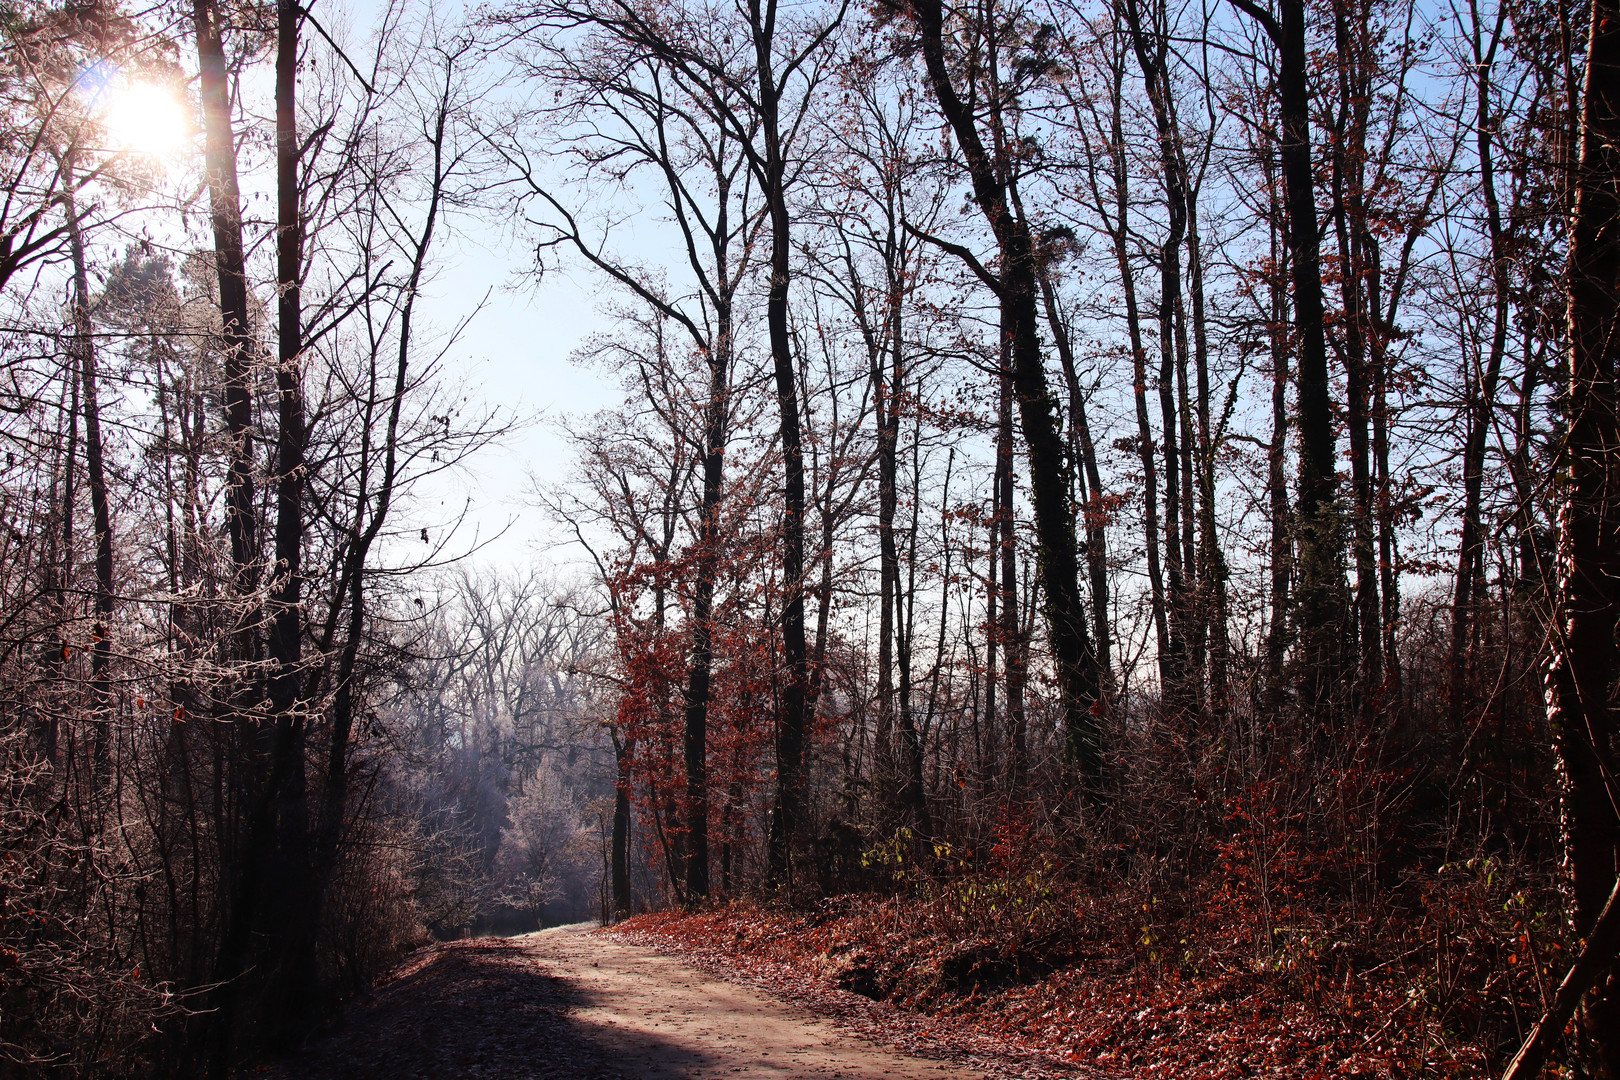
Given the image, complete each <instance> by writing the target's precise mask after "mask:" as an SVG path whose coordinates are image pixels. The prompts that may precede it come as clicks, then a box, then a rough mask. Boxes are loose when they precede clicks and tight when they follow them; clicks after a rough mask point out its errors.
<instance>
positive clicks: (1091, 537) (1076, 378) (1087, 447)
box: [1041, 267, 1115, 708]
mask: <svg viewBox="0 0 1620 1080" xmlns="http://www.w3.org/2000/svg"><path fill="white" fill-rule="evenodd" d="M1041 296H1042V299H1043V300H1044V301H1045V304H1046V321H1047V325H1048V326H1050V327H1051V330H1052V340H1053V342H1054V343H1055V344H1056V346H1057V354H1058V362H1059V363H1060V364H1061V365H1062V367H1063V379H1064V382H1065V383H1066V384H1067V387H1068V391H1069V424H1070V428H1071V431H1072V433H1073V436H1074V447H1073V448H1072V449H1071V451H1070V453H1071V455H1072V456H1073V457H1075V458H1076V459H1078V460H1079V462H1080V467H1081V472H1080V475H1081V477H1082V478H1083V485H1082V487H1081V500H1080V508H1081V513H1083V514H1084V515H1085V518H1084V524H1085V529H1086V567H1087V569H1088V571H1089V572H1090V575H1091V633H1092V637H1093V638H1094V639H1095V640H1096V643H1097V670H1098V671H1099V673H1100V674H1101V676H1102V691H1103V705H1104V707H1105V708H1107V707H1110V706H1111V705H1112V702H1113V698H1114V692H1115V691H1114V665H1113V661H1112V659H1111V657H1110V655H1109V654H1110V651H1111V646H1112V638H1113V625H1112V620H1111V619H1110V618H1109V614H1108V507H1107V504H1106V503H1105V502H1104V500H1103V493H1102V492H1103V487H1102V472H1101V470H1100V469H1099V468H1098V465H1097V448H1096V445H1095V444H1094V443H1093V442H1092V439H1091V424H1090V423H1089V422H1087V420H1086V397H1085V394H1084V393H1083V392H1082V390H1081V388H1080V375H1079V371H1078V370H1077V367H1076V365H1075V360H1074V346H1073V343H1072V341H1071V339H1070V337H1069V327H1068V324H1067V323H1066V322H1065V321H1064V319H1063V316H1062V313H1061V312H1060V311H1059V310H1058V306H1057V294H1056V291H1055V290H1054V289H1053V287H1052V280H1051V275H1050V273H1049V272H1048V271H1047V270H1046V268H1045V267H1043V268H1042V273H1041Z"/></svg>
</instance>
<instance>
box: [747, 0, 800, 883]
mask: <svg viewBox="0 0 1620 1080" xmlns="http://www.w3.org/2000/svg"><path fill="white" fill-rule="evenodd" d="M764 3H765V7H764V10H763V11H762V10H761V7H760V0H749V5H748V13H749V20H750V25H751V27H752V29H753V36H754V53H755V64H756V66H757V68H758V74H759V112H760V134H761V135H762V137H763V138H764V142H765V154H764V162H763V171H764V175H763V176H761V177H760V180H761V187H762V188H763V190H762V192H761V194H762V195H763V196H764V198H765V206H766V213H767V214H768V215H769V217H770V223H771V225H770V228H771V276H770V289H769V291H768V292H767V294H766V299H765V322H766V325H767V327H768V329H769V333H770V345H771V364H772V367H773V368H774V369H775V374H776V404H777V409H778V412H779V415H780V417H781V422H780V424H779V427H778V433H779V436H780V439H781V446H782V467H783V471H784V482H783V498H784V504H783V508H782V588H783V595H782V659H783V662H784V664H785V665H786V667H787V672H786V675H787V678H786V681H785V682H784V684H783V686H782V704H781V713H780V715H779V716H778V718H777V726H776V799H775V803H774V804H773V805H772V807H771V822H770V835H769V837H768V844H767V853H766V855H767V857H766V863H767V875H768V877H769V879H770V881H771V882H772V883H773V884H776V885H782V884H786V883H788V882H789V881H790V880H791V878H792V874H793V845H794V841H795V840H796V839H797V837H798V833H799V828H800V825H801V821H800V819H801V817H802V814H803V803H804V791H803V785H804V777H803V775H802V774H803V765H804V739H805V730H806V726H807V723H808V719H809V718H808V717H807V716H806V715H805V713H806V708H805V706H806V702H807V698H808V690H809V685H810V678H809V669H808V663H807V656H806V650H805V634H804V450H803V447H802V445H801V439H800V434H799V389H798V378H797V376H798V365H797V364H796V363H795V362H794V357H793V341H792V338H791V337H790V335H789V332H788V282H789V277H790V274H791V257H792V238H791V236H790V234H789V223H790V218H789V214H788V205H787V184H788V178H787V162H786V160H785V159H784V156H783V149H784V148H783V145H782V130H781V121H780V115H779V113H780V107H781V98H782V86H781V84H780V83H779V82H778V81H777V72H776V70H775V63H774V60H775V57H774V55H773V52H772V50H773V47H774V40H773V35H774V31H775V26H776V0H764Z"/></svg>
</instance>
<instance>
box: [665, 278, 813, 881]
mask: <svg viewBox="0 0 1620 1080" xmlns="http://www.w3.org/2000/svg"><path fill="white" fill-rule="evenodd" d="M719 324H720V334H719V343H718V347H717V348H711V350H710V352H709V355H708V361H709V400H708V402H707V404H706V405H705V407H704V413H703V505H702V508H701V510H700V516H699V519H698V521H699V524H698V529H699V535H698V558H697V580H696V581H695V582H694V583H693V592H692V652H691V657H692V660H691V666H690V668H689V669H688V671H687V681H686V695H685V703H684V704H685V726H684V732H683V736H682V759H683V762H684V766H685V769H686V843H685V845H684V849H683V851H682V861H683V864H684V865H683V867H682V873H683V877H684V879H685V880H684V887H685V890H686V902H687V903H689V904H694V903H698V902H701V901H702V900H703V899H704V898H705V897H707V896H708V895H709V787H708V768H709V766H708V754H709V744H708V738H709V736H708V731H709V679H710V673H711V670H712V668H713V666H714V627H713V624H712V619H713V614H714V585H715V576H716V575H717V574H718V572H719V567H720V552H719V546H720V542H721V536H720V500H721V496H722V494H723V493H724V485H725V453H726V423H727V421H728V420H729V419H730V416H731V360H730V349H731V311H730V308H729V307H722V309H721V312H720V316H719ZM801 605H802V601H801ZM800 615H801V619H802V617H803V608H802V606H801V608H800ZM799 629H800V643H801V645H802V643H803V629H804V628H803V624H802V622H801V624H800V628H799Z"/></svg>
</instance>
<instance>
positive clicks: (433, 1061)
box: [248, 938, 719, 1080]
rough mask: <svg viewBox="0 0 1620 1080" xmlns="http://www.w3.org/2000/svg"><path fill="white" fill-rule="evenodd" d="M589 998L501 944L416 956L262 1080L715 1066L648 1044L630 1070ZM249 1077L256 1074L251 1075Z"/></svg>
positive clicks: (696, 1055)
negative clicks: (590, 1015) (590, 1016)
mask: <svg viewBox="0 0 1620 1080" xmlns="http://www.w3.org/2000/svg"><path fill="white" fill-rule="evenodd" d="M590 1004H591V1001H590V998H589V995H588V994H586V993H584V992H583V991H582V990H581V989H580V988H579V987H578V986H576V985H575V984H573V983H572V982H570V981H569V980H567V979H562V978H557V977H555V976H553V975H551V974H549V973H548V972H547V971H546V970H545V968H544V966H543V964H542V963H541V962H539V961H537V960H536V959H535V958H534V957H533V956H531V955H529V954H528V953H527V952H526V951H525V950H524V949H523V947H522V946H521V945H519V944H517V943H515V942H512V941H507V940H503V939H500V938H478V939H474V940H471V941H458V942H450V943H447V944H442V945H433V946H429V947H428V948H425V949H422V950H421V951H419V952H417V953H414V954H412V956H410V957H409V958H407V960H406V961H405V962H404V963H403V964H401V965H400V967H398V968H396V969H395V970H394V972H392V973H391V974H390V976H389V977H388V978H387V980H386V981H385V982H384V983H382V984H380V985H379V986H378V987H377V989H376V991H375V992H374V993H373V994H372V995H371V996H370V997H369V998H368V999H366V1000H365V1001H362V1002H360V1003H358V1004H357V1005H355V1006H354V1007H353V1008H352V1009H351V1010H350V1012H349V1013H348V1015H346V1016H345V1017H344V1019H343V1021H342V1023H341V1024H340V1025H339V1026H338V1027H337V1028H336V1029H335V1030H334V1031H333V1032H332V1033H331V1034H330V1035H327V1036H325V1037H323V1038H320V1039H318V1040H316V1041H314V1042H312V1043H311V1044H310V1045H309V1046H308V1047H306V1048H305V1049H304V1050H303V1051H301V1052H300V1053H298V1054H295V1055H293V1056H290V1057H288V1058H285V1059H282V1060H281V1061H278V1062H276V1063H275V1064H274V1065H272V1066H271V1067H270V1068H269V1069H267V1070H264V1071H262V1072H259V1073H258V1074H257V1075H259V1076H264V1077H265V1078H266V1080H619V1078H621V1077H622V1078H624V1080H642V1078H644V1077H645V1078H649V1080H651V1078H659V1080H691V1078H695V1077H698V1076H702V1075H705V1074H708V1075H713V1074H714V1073H715V1071H716V1069H717V1068H718V1066H719V1063H718V1061H717V1060H715V1059H713V1058H711V1057H710V1056H709V1055H707V1054H704V1053H701V1052H699V1051H696V1050H694V1049H692V1048H691V1047H689V1046H680V1045H676V1044H673V1043H668V1042H660V1041H658V1040H656V1039H655V1038H653V1037H651V1036H647V1035H645V1034H638V1035H637V1036H636V1038H635V1045H634V1047H633V1048H632V1049H633V1050H634V1060H633V1061H632V1060H628V1059H627V1058H626V1055H625V1054H624V1052H623V1044H622V1042H617V1041H616V1040H617V1039H618V1037H617V1036H615V1035H612V1034H610V1033H609V1032H607V1031H604V1030H603V1029H601V1028H599V1027H597V1026H596V1025H593V1024H591V1023H588V1022H585V1021H583V1020H581V1019H580V1018H579V1017H577V1016H576V1015H574V1012H575V1010H577V1009H580V1008H583V1007H586V1006H589V1005H590ZM248 1075H250V1076H251V1075H255V1074H253V1073H249V1074H248Z"/></svg>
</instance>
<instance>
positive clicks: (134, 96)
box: [104, 82, 192, 157]
mask: <svg viewBox="0 0 1620 1080" xmlns="http://www.w3.org/2000/svg"><path fill="white" fill-rule="evenodd" d="M104 120H105V123H106V125H107V133H108V134H109V135H110V136H111V138H112V141H113V145H114V146H116V147H117V148H118V149H120V150H127V151H130V152H132V153H136V154H145V155H148V156H151V157H164V156H167V155H169V154H172V153H175V152H176V151H178V150H180V149H181V148H183V147H184V146H185V145H186V143H187V142H188V141H189V140H190V138H191V133H192V124H191V117H190V116H189V115H188V110H187V109H186V107H185V105H184V104H183V103H182V102H181V101H180V100H179V99H178V98H176V97H175V95H174V94H173V92H171V91H170V90H169V89H168V88H167V87H164V86H158V85H156V84H154V83H140V82H137V83H127V84H125V85H123V86H119V87H117V88H116V89H114V90H113V92H112V93H111V94H110V95H109V98H108V103H107V112H106V116H105V118H104Z"/></svg>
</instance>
